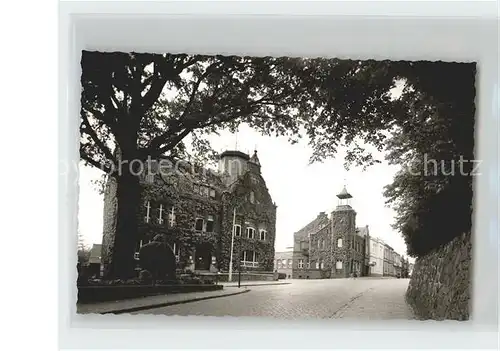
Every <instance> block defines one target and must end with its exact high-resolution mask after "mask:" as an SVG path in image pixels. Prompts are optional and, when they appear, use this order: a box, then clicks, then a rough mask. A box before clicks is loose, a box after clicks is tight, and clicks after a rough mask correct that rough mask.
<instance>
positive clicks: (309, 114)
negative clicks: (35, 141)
mask: <svg viewBox="0 0 500 351" xmlns="http://www.w3.org/2000/svg"><path fill="white" fill-rule="evenodd" d="M81 64H82V79H81V82H82V87H83V90H82V99H81V103H82V110H81V119H82V122H81V136H82V138H81V147H80V155H81V157H82V159H83V160H85V161H86V162H87V163H89V164H91V165H93V166H95V167H99V168H101V169H103V170H104V171H106V172H109V173H110V174H111V176H113V177H116V178H117V179H118V190H117V197H118V220H117V233H116V238H115V251H114V257H113V265H112V267H111V274H112V275H114V276H116V277H121V278H126V277H128V276H129V275H130V274H131V273H132V271H133V270H132V268H133V260H132V257H133V251H134V244H135V240H136V238H137V218H136V215H135V214H136V213H137V208H138V204H139V198H140V187H139V179H138V177H136V176H135V173H137V171H138V169H137V168H134V167H131V165H133V166H135V167H138V166H139V163H138V162H132V161H134V160H139V161H144V160H146V159H147V158H148V157H152V158H155V157H157V156H159V155H161V154H169V153H171V152H173V151H174V150H176V149H177V147H178V146H179V145H180V142H181V141H182V140H183V138H185V137H186V136H187V135H189V134H193V133H196V132H199V133H213V132H216V131H217V130H218V129H221V128H229V129H234V128H235V127H236V126H237V125H238V124H239V123H241V122H246V123H248V124H249V125H250V126H252V127H255V128H257V129H259V130H261V131H262V132H263V133H265V134H268V135H272V134H278V135H288V136H289V138H290V141H291V142H294V141H296V137H297V136H298V132H299V128H300V126H301V125H302V124H303V123H304V122H305V121H307V123H308V127H309V130H310V131H311V130H314V128H312V127H311V126H313V124H314V123H316V122H313V120H314V118H315V116H320V118H325V116H326V117H328V116H329V114H331V113H334V112H333V111H334V110H333V108H332V107H333V105H335V104H332V103H331V101H326V100H324V97H323V96H321V94H318V91H317V89H319V88H322V89H324V88H325V86H326V85H329V84H332V83H333V84H334V86H338V89H337V93H336V94H335V95H336V96H337V97H338V98H339V100H338V102H337V104H336V105H337V106H336V108H337V109H338V110H340V109H341V108H340V105H342V107H343V108H345V113H340V115H341V116H342V118H344V119H345V118H346V116H347V115H348V114H349V110H350V108H351V107H350V106H348V103H349V102H348V101H347V100H345V102H341V101H342V98H344V99H347V98H348V97H349V94H350V93H351V92H350V91H348V90H345V89H344V88H343V86H351V85H353V84H351V83H349V81H350V80H353V79H354V80H356V79H357V78H356V76H355V75H356V72H355V71H356V67H357V65H358V62H350V61H339V60H321V59H316V60H305V59H298V58H271V57H264V58H252V57H236V56H231V57H226V56H200V55H192V56H191V55H170V54H164V55H159V54H137V53H99V52H83V54H82V60H81ZM330 70H333V71H336V72H337V73H334V75H336V76H337V77H333V81H329V79H330V77H326V78H325V77H323V74H324V73H328V72H329V71H330ZM330 76H332V75H330ZM339 77H340V79H341V80H342V81H335V79H336V78H339ZM375 83H376V84H379V82H375ZM387 83H388V84H389V85H390V84H392V82H390V79H388V80H387ZM335 84H338V85H335ZM321 85H322V86H321ZM370 88H372V87H371V86H369V87H367V88H366V89H365V90H366V91H368V90H369V89H370ZM169 90H170V91H172V92H175V93H174V94H172V95H173V96H169V94H165V92H168V91H169ZM373 91H375V92H378V90H377V89H374V90H373ZM369 98H372V99H377V98H379V96H369ZM351 100H352V99H351ZM340 102H341V103H340ZM335 113H339V111H336V112H335ZM331 117H333V116H331ZM318 123H321V120H320V121H319V122H318ZM344 127H347V125H345V126H344ZM344 132H347V133H348V132H349V128H347V131H346V130H344ZM351 134H355V133H354V130H353V133H351ZM332 146H333V145H332Z"/></svg>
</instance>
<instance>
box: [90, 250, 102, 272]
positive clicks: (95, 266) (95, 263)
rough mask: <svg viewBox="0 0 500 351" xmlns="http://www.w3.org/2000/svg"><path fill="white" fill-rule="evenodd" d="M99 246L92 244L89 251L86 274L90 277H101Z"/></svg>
mask: <svg viewBox="0 0 500 351" xmlns="http://www.w3.org/2000/svg"><path fill="white" fill-rule="evenodd" d="M101 251H102V245H101V244H93V245H92V249H90V255H89V262H88V273H89V275H90V276H94V275H95V276H96V277H99V276H101V273H102V272H101V268H102V260H101Z"/></svg>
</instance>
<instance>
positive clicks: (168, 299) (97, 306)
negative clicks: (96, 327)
mask: <svg viewBox="0 0 500 351" xmlns="http://www.w3.org/2000/svg"><path fill="white" fill-rule="evenodd" d="M249 291H250V290H249V289H238V288H233V287H226V286H224V289H223V290H218V291H204V292H192V293H184V294H170V295H154V296H147V297H139V298H135V299H127V300H120V301H106V302H98V303H92V304H81V305H79V304H77V306H76V311H77V313H81V314H89V313H99V314H104V313H115V314H119V313H130V312H136V311H140V310H146V309H150V308H157V307H165V306H170V305H178V304H182V303H189V302H195V301H201V300H208V299H214V298H219V297H224V296H232V295H237V294H243V293H246V292H249Z"/></svg>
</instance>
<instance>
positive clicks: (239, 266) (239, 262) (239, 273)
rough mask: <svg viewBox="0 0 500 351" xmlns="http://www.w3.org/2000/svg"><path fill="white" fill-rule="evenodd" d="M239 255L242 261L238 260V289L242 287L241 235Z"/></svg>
mask: <svg viewBox="0 0 500 351" xmlns="http://www.w3.org/2000/svg"><path fill="white" fill-rule="evenodd" d="M238 254H239V256H240V259H239V260H238V288H240V287H241V235H240V237H239V239H238Z"/></svg>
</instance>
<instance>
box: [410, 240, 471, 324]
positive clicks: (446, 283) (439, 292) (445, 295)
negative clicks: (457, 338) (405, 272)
mask: <svg viewBox="0 0 500 351" xmlns="http://www.w3.org/2000/svg"><path fill="white" fill-rule="evenodd" d="M470 266H471V234H470V233H465V234H463V235H461V236H460V237H457V238H455V239H454V240H453V241H451V242H450V243H448V244H447V245H445V246H443V247H442V248H440V249H437V250H435V251H433V252H431V253H429V254H428V255H426V256H424V257H420V258H417V260H416V262H415V265H414V267H413V269H412V274H411V279H410V284H409V286H408V290H407V292H406V301H407V302H408V304H409V305H410V306H411V308H412V309H413V313H414V314H415V316H417V317H418V318H420V319H433V320H445V319H451V320H468V319H469V316H470V288H471V279H470V278H471V277H470Z"/></svg>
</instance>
